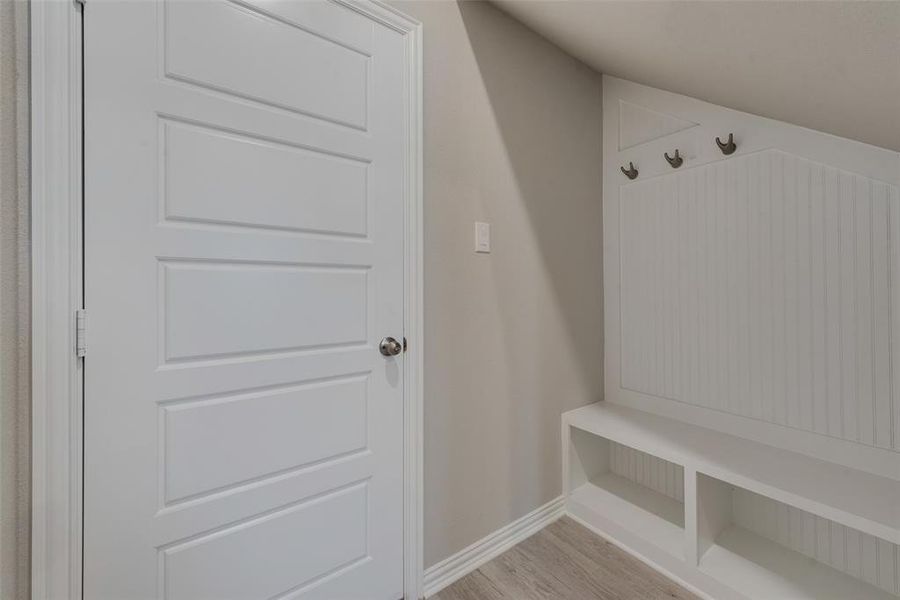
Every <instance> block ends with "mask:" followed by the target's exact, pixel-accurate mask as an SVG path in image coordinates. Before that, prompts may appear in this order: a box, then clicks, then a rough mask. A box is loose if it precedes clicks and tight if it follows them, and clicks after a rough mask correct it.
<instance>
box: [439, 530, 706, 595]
mask: <svg viewBox="0 0 900 600" xmlns="http://www.w3.org/2000/svg"><path fill="white" fill-rule="evenodd" d="M672 598H676V599H678V600H698V599H697V597H696V596H695V595H693V594H691V593H690V592H688V591H687V590H685V589H684V588H682V587H681V586H679V585H678V584H676V583H675V582H673V581H671V580H670V579H668V578H666V577H665V576H663V575H661V574H660V573H658V572H656V571H655V570H653V569H651V568H650V567H648V566H647V565H645V564H644V563H642V562H641V561H639V560H637V559H636V558H634V557H632V556H630V555H629V554H627V553H626V552H624V551H622V550H620V549H619V548H617V547H616V546H614V545H613V544H610V543H609V542H607V541H606V540H604V539H603V538H601V537H600V536H598V535H596V534H595V533H593V532H592V531H590V530H588V529H586V528H585V527H582V526H581V525H579V524H578V523H576V522H575V521H573V520H572V519H570V518H568V517H563V518H561V519H559V520H558V521H556V522H554V523H551V524H550V525H548V526H547V527H545V528H544V529H542V530H541V531H539V532H537V533H536V534H534V535H533V536H531V537H529V538H528V539H526V540H524V541H523V542H522V543H520V544H519V545H517V546H515V547H514V548H511V549H510V550H508V551H507V552H505V553H503V554H501V555H500V556H498V557H497V558H495V559H493V560H492V561H489V562H488V563H486V564H484V565H482V566H481V568H480V569H478V570H476V571H474V572H472V573H470V574H469V575H467V576H466V577H463V578H462V579H460V580H459V581H456V582H455V583H453V584H451V585H449V586H447V587H446V588H445V589H443V590H442V591H441V592H439V593H438V594H436V595H434V596H431V598H430V599H429V600H664V599H666V600H668V599H672Z"/></svg>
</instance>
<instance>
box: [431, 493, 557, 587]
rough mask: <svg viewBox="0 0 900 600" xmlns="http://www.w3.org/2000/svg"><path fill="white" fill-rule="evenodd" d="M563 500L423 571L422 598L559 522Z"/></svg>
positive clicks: (542, 507)
mask: <svg viewBox="0 0 900 600" xmlns="http://www.w3.org/2000/svg"><path fill="white" fill-rule="evenodd" d="M564 510H565V498H564V497H563V496H560V497H558V498H554V499H553V500H551V501H550V502H548V503H547V504H545V505H543V506H541V507H540V508H537V509H535V510H533V511H531V512H530V513H528V514H527V515H525V516H524V517H521V518H519V519H516V520H515V521H513V522H512V523H510V524H509V525H505V526H504V527H502V528H500V529H498V530H497V531H495V532H494V533H492V534H490V535H488V536H485V537H483V538H482V539H480V540H478V541H477V542H475V543H474V544H472V545H471V546H469V547H467V548H464V549H463V550H461V551H459V552H457V553H456V554H454V555H453V556H451V557H449V558H446V559H444V560H442V561H441V562H439V563H437V564H436V565H434V566H432V567H429V568H428V569H426V570H425V581H424V584H425V585H424V587H425V597H426V598H429V597H430V596H433V595H434V594H436V593H438V592H439V591H441V590H442V589H444V588H445V587H447V586H448V585H450V584H451V583H453V582H454V581H456V580H457V579H459V578H461V577H463V576H465V575H468V574H469V573H471V572H472V571H474V570H475V569H477V568H478V567H480V566H481V565H483V564H484V563H486V562H487V561H489V560H491V559H492V558H494V557H496V556H499V555H500V554H503V553H504V552H506V551H507V550H509V549H510V548H512V547H513V546H515V545H516V544H518V543H519V542H521V541H522V540H524V539H525V538H527V537H528V536H530V535H532V534H533V533H536V532H537V531H538V530H540V529H543V528H544V527H546V526H547V525H549V524H550V523H552V522H553V521H555V520H557V519H558V518H560V517H561V516H562V515H563V513H564Z"/></svg>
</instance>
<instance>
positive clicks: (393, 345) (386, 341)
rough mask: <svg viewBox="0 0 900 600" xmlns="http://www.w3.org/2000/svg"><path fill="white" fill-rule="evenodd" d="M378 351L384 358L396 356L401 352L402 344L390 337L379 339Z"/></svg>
mask: <svg viewBox="0 0 900 600" xmlns="http://www.w3.org/2000/svg"><path fill="white" fill-rule="evenodd" d="M378 349H379V350H381V353H382V354H384V355H385V356H397V355H398V354H400V353H401V352H403V344H401V343H400V342H398V341H397V340H395V339H394V338H392V337H386V338H382V339H381V344H379V345H378Z"/></svg>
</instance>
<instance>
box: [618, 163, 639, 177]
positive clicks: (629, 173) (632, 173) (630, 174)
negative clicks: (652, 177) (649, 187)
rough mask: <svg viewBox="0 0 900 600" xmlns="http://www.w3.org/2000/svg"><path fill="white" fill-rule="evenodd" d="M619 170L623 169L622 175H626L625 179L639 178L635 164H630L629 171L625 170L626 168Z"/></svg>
mask: <svg viewBox="0 0 900 600" xmlns="http://www.w3.org/2000/svg"><path fill="white" fill-rule="evenodd" d="M619 168H620V169H622V173H624V174H625V177H627V178H628V179H636V178H637V176H638V170H637V169H635V168H634V163H633V162H629V163H628V170H625V167H619Z"/></svg>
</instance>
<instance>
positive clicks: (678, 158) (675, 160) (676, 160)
mask: <svg viewBox="0 0 900 600" xmlns="http://www.w3.org/2000/svg"><path fill="white" fill-rule="evenodd" d="M663 156H665V157H666V162H668V163H669V164H670V165H672V168H673V169H677V168H678V167H680V166H681V163H683V162H684V159H683V158H681V156H679V154H678V148H675V157H674V158H672V157H670V156H669V153H668V152H666V153H664V154H663Z"/></svg>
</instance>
